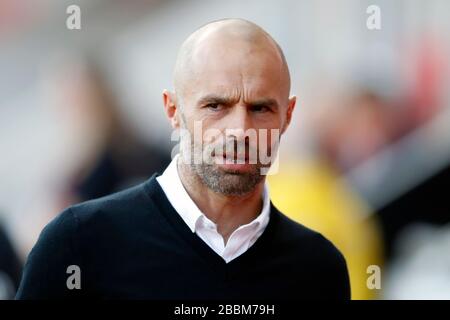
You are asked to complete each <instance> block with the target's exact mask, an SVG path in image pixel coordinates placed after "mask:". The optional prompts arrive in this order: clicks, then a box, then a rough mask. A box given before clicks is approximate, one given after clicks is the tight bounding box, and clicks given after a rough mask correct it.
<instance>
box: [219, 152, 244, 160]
mask: <svg viewBox="0 0 450 320" xmlns="http://www.w3.org/2000/svg"><path fill="white" fill-rule="evenodd" d="M222 157H223V159H224V160H231V161H241V162H248V156H246V155H245V154H235V153H230V154H222Z"/></svg>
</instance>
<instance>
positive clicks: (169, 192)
mask: <svg viewBox="0 0 450 320" xmlns="http://www.w3.org/2000/svg"><path fill="white" fill-rule="evenodd" d="M178 157H179V154H177V155H176V156H175V157H174V158H173V160H172V162H171V163H170V165H169V166H168V167H167V168H166V170H164V172H163V174H162V175H160V176H159V177H157V178H156V180H157V181H158V183H159V184H160V185H161V188H162V189H163V191H164V193H165V194H166V196H167V199H168V200H169V202H170V203H171V205H172V206H173V207H174V208H175V210H176V211H177V212H178V214H179V215H180V216H181V218H182V219H183V220H184V222H185V223H186V224H187V225H188V226H189V228H190V229H191V231H192V232H193V233H196V234H197V235H198V236H199V237H200V238H201V239H202V240H203V241H204V242H206V244H207V245H208V246H210V247H211V249H213V250H214V251H215V252H216V253H217V254H218V255H219V256H221V257H222V258H223V259H224V260H225V261H226V262H227V263H228V262H230V261H231V260H233V259H234V258H236V257H238V256H240V255H241V254H243V253H244V252H245V251H247V250H248V248H250V247H251V246H252V245H253V244H254V243H255V241H256V240H257V239H258V238H259V236H261V234H262V233H263V231H264V229H265V228H266V226H267V224H268V223H269V215H270V198H269V189H268V187H267V184H265V185H264V192H263V208H262V210H261V213H260V214H259V215H258V216H257V217H256V218H255V219H254V220H253V221H251V222H250V223H248V224H244V225H241V226H239V227H238V228H237V229H236V230H234V231H233V233H232V234H231V236H230V237H229V238H228V241H227V244H226V245H225V244H224V239H223V237H222V235H221V234H220V233H219V232H218V231H217V225H216V224H215V223H214V222H213V221H211V220H210V219H208V217H206V215H205V214H204V213H203V212H201V211H200V209H199V208H198V207H197V205H196V204H195V203H194V201H193V200H192V199H191V197H190V196H189V194H188V193H187V191H186V189H185V188H184V186H183V184H182V182H181V179H180V176H179V175H178V168H177V160H178ZM237 214H238V213H237Z"/></svg>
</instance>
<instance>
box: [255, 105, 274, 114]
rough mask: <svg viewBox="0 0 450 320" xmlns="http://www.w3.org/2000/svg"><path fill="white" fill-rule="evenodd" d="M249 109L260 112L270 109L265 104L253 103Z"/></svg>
mask: <svg viewBox="0 0 450 320" xmlns="http://www.w3.org/2000/svg"><path fill="white" fill-rule="evenodd" d="M250 110H251V111H252V112H260V113H262V112H267V111H270V109H269V108H268V107H267V106H265V105H254V106H252V107H251V108H250Z"/></svg>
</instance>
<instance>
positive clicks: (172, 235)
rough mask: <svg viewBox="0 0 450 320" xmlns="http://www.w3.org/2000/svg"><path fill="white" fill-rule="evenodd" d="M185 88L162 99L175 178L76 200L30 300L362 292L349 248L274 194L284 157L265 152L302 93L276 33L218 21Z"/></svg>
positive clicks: (186, 65)
mask: <svg viewBox="0 0 450 320" xmlns="http://www.w3.org/2000/svg"><path fill="white" fill-rule="evenodd" d="M174 88H175V90H174V92H169V91H164V92H163V100H164V106H165V112H166V115H167V117H168V119H169V120H170V123H171V125H172V127H173V128H174V129H179V130H180V132H182V133H183V134H182V139H181V144H180V154H179V155H177V156H176V157H175V158H174V159H173V161H172V163H171V164H170V165H169V167H168V168H167V169H166V170H165V171H164V173H163V174H162V175H160V174H154V175H153V176H152V177H151V178H150V179H149V180H147V181H145V182H144V183H142V184H140V185H138V186H136V187H133V188H130V189H127V190H125V191H122V192H119V193H116V194H112V195H110V196H107V197H103V198H100V199H96V200H92V201H88V202H84V203H81V204H77V205H74V206H71V207H69V208H67V209H66V210H65V211H63V212H62V213H61V214H60V215H59V216H58V217H57V218H56V219H55V220H54V221H52V222H51V223H50V224H49V225H48V226H47V227H46V228H45V229H44V231H43V232H42V234H41V236H40V238H39V240H38V242H37V244H36V245H35V247H34V248H33V250H32V252H31V253H30V256H29V258H28V261H27V264H26V266H25V270H24V273H23V279H22V282H21V285H20V288H19V292H18V294H17V298H19V299H35V298H126V299H134V298H137V299H271V298H272V299H301V298H306V299H321V298H322V299H327V298H328V299H349V298H350V288H349V279H348V273H347V267H346V263H345V260H344V258H343V256H342V255H341V254H340V252H339V251H338V250H337V249H336V248H335V247H334V246H333V245H332V244H331V243H330V242H329V241H328V240H326V239H325V238H324V237H323V236H321V235H320V234H319V233H316V232H314V231H312V230H309V229H307V228H306V227H304V226H302V225H300V224H298V223H296V222H294V221H292V220H290V219H289V218H287V217H286V216H285V215H283V214H282V213H281V212H279V211H278V210H277V209H276V208H275V207H274V205H273V204H272V203H271V202H270V200H269V193H268V192H269V191H268V188H267V187H266V185H265V174H266V173H267V170H266V169H268V167H269V166H270V165H271V163H272V162H273V161H272V160H273V159H272V158H270V160H271V161H269V162H267V161H262V159H263V158H262V157H261V152H260V151H261V150H265V151H268V153H269V154H275V153H276V151H277V142H278V140H277V139H273V137H274V136H276V134H277V132H279V133H280V134H283V133H284V132H285V130H286V129H287V127H288V125H289V122H290V120H291V117H292V111H293V110H294V106H295V101H296V99H295V97H291V98H289V91H290V75H289V70H288V67H287V64H286V61H285V58H284V55H283V53H282V51H281V49H280V47H279V46H278V45H277V43H276V42H275V41H274V40H273V39H272V38H271V37H270V36H269V35H268V34H267V33H266V32H265V31H264V30H262V29H261V28H260V27H259V26H257V25H255V24H253V23H251V22H248V21H245V20H240V19H225V20H220V21H215V22H212V23H209V24H207V25H205V26H203V27H201V28H200V29H198V30H197V31H195V32H194V33H193V34H192V35H191V36H189V38H188V39H187V40H186V41H185V42H184V43H183V45H182V47H181V49H180V52H179V55H178V58H177V61H176V66H175V73H174ZM199 129H200V131H201V134H200V135H199V133H198V132H199ZM230 129H233V130H230ZM252 131H257V133H258V134H257V135H253V139H251V138H252V136H251V133H252ZM199 136H200V138H198V137H199ZM255 136H256V138H257V139H254V137H255ZM255 151H256V152H255ZM255 154H257V159H256V160H257V161H255ZM266 160H267V159H266Z"/></svg>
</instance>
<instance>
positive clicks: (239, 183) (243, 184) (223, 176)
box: [191, 164, 264, 196]
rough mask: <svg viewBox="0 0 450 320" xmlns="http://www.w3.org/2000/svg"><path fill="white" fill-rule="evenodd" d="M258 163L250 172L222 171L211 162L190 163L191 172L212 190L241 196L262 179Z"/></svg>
mask: <svg viewBox="0 0 450 320" xmlns="http://www.w3.org/2000/svg"><path fill="white" fill-rule="evenodd" d="M260 167H261V166H259V165H257V164H255V165H254V170H252V171H251V172H245V173H241V172H239V173H238V172H230V171H223V170H221V169H220V168H218V167H217V166H215V165H213V164H191V168H192V170H193V172H195V173H196V174H197V176H198V177H200V179H201V181H202V182H203V183H204V184H205V185H206V186H207V187H208V188H209V189H211V190H212V191H214V192H216V193H220V194H224V195H233V196H242V195H245V194H247V193H249V192H251V191H253V190H255V188H256V186H257V185H258V183H260V182H261V181H262V180H263V179H264V175H262V174H261V172H260Z"/></svg>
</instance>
